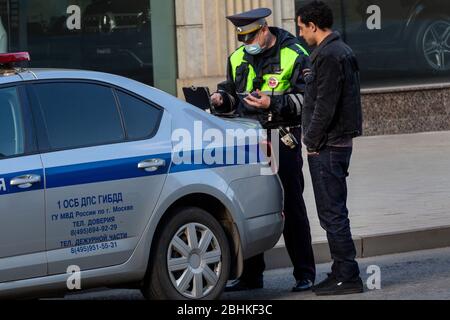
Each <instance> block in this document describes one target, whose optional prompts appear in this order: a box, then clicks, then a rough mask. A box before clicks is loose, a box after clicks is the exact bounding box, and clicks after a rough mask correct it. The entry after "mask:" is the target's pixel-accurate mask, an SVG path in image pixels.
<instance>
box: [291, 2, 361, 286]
mask: <svg viewBox="0 0 450 320" xmlns="http://www.w3.org/2000/svg"><path fill="white" fill-rule="evenodd" d="M297 22H298V26H299V28H300V36H301V37H303V38H304V39H305V41H306V42H307V43H308V45H309V46H311V47H315V50H314V52H313V53H312V55H311V62H312V77H309V78H308V79H310V81H309V82H308V83H307V87H306V94H305V105H304V108H303V115H302V123H303V126H302V127H303V134H304V137H303V142H304V144H305V145H306V147H307V150H308V161H309V166H310V172H311V178H312V182H313V188H314V195H315V198H316V207H317V212H318V214H319V219H320V223H321V226H322V227H323V228H324V229H325V230H326V232H327V238H328V243H329V246H330V251H331V256H332V258H333V261H334V263H333V266H332V272H331V273H330V274H329V275H328V278H327V279H326V280H325V281H324V282H322V283H320V284H318V285H317V286H315V287H314V289H313V290H314V292H315V293H316V294H317V295H335V294H336V295H337V294H350V293H360V292H363V284H362V281H361V278H360V276H359V274H360V271H359V267H358V263H357V262H356V260H355V258H356V250H355V245H354V243H353V240H352V235H351V230H350V221H349V219H348V209H347V183H346V178H347V177H348V169H349V164H350V158H351V155H352V150H353V138H355V137H358V136H360V135H361V134H362V111H361V96H360V81H359V68H358V63H357V60H356V58H355V55H354V54H353V52H352V50H351V49H350V48H349V47H348V46H347V45H346V44H345V43H344V42H343V41H342V40H341V38H340V36H339V34H338V33H336V32H333V31H332V30H331V28H332V25H333V13H332V11H331V9H330V8H329V7H328V6H327V5H326V4H325V3H323V2H322V1H313V2H311V3H309V4H307V5H305V6H304V7H302V8H300V9H299V10H298V12H297Z"/></svg>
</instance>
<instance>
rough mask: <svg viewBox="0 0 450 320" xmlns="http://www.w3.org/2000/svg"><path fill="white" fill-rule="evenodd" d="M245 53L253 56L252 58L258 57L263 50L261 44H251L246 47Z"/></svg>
mask: <svg viewBox="0 0 450 320" xmlns="http://www.w3.org/2000/svg"><path fill="white" fill-rule="evenodd" d="M245 51H247V53H248V54H251V55H252V56H256V55H258V54H260V53H261V52H262V51H263V49H262V48H261V46H260V45H259V43H256V44H249V45H246V46H245Z"/></svg>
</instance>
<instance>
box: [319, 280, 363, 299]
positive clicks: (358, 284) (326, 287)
mask: <svg viewBox="0 0 450 320" xmlns="http://www.w3.org/2000/svg"><path fill="white" fill-rule="evenodd" d="M327 280H328V282H327V283H326V284H323V285H322V284H321V286H320V287H319V288H316V289H315V290H314V293H315V294H316V295H317V296H337V295H346V294H356V293H363V292H364V286H363V282H362V280H361V278H360V277H358V278H357V279H355V280H349V281H344V282H341V281H339V280H337V279H336V278H335V279H334V280H333V279H327Z"/></svg>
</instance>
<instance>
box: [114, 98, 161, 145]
mask: <svg viewBox="0 0 450 320" xmlns="http://www.w3.org/2000/svg"><path fill="white" fill-rule="evenodd" d="M116 92H117V96H118V98H119V103H120V107H121V110H122V114H123V120H124V123H125V129H126V132H127V134H128V139H130V140H139V139H144V138H148V137H150V136H151V135H152V134H153V133H154V132H155V131H156V130H157V129H158V128H157V127H158V125H159V121H160V119H161V114H162V111H161V110H159V109H158V108H156V107H154V106H152V105H150V104H148V103H146V102H144V101H142V100H140V99H137V98H135V97H133V96H131V95H129V94H127V93H124V92H122V91H116Z"/></svg>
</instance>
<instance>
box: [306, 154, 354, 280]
mask: <svg viewBox="0 0 450 320" xmlns="http://www.w3.org/2000/svg"><path fill="white" fill-rule="evenodd" d="M352 151H353V149H352V148H345V147H328V146H327V147H325V148H324V149H323V150H321V151H320V153H319V155H311V156H308V162H309V168H310V172H311V178H312V183H313V188H314V196H315V199H316V207H317V213H318V215H319V220H320V225H321V226H322V228H324V229H325V231H326V232H327V238H328V244H329V247H330V252H331V257H332V259H333V262H334V263H333V266H332V273H333V274H334V275H335V276H336V278H337V279H338V280H339V281H349V280H354V279H356V278H358V277H359V274H360V271H359V266H358V263H357V262H356V260H355V258H356V249H355V244H354V243H353V240H352V234H351V230H350V220H349V219H348V209H347V181H346V179H347V177H348V175H349V173H348V169H349V165H350V159H351V156H352Z"/></svg>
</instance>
